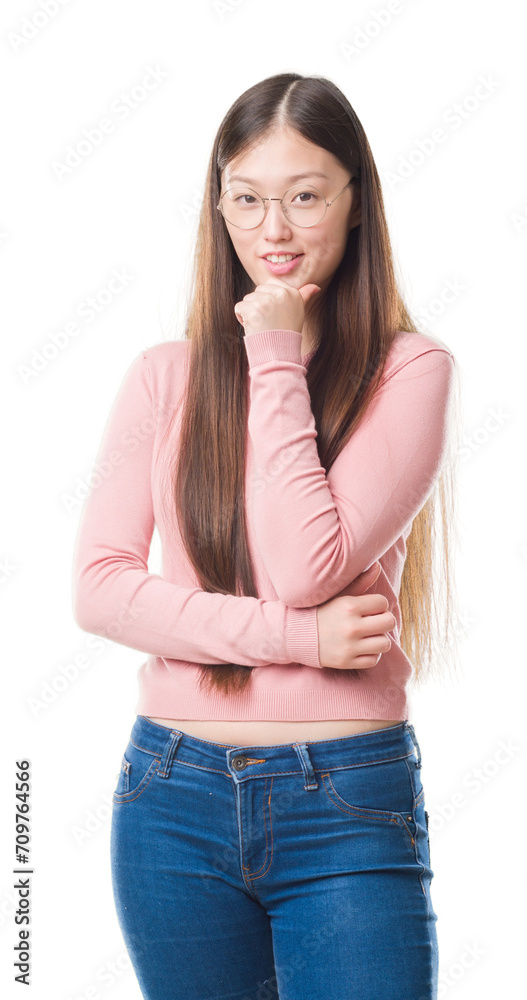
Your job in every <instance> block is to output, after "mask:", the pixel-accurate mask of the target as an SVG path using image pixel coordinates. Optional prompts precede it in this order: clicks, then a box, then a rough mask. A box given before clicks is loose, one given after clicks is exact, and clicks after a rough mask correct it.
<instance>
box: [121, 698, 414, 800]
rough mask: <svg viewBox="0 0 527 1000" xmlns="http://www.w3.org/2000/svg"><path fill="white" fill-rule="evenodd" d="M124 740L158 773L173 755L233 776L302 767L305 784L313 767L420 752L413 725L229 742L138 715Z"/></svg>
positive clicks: (311, 780) (287, 771)
mask: <svg viewBox="0 0 527 1000" xmlns="http://www.w3.org/2000/svg"><path fill="white" fill-rule="evenodd" d="M130 739H131V740H132V742H133V743H134V744H135V746H137V747H139V749H141V750H145V751H146V752H147V753H151V754H153V755H154V756H157V757H159V758H160V763H159V768H158V772H157V773H158V775H159V776H160V777H168V776H169V774H170V768H171V766H172V762H173V760H174V759H175V758H176V757H177V759H178V761H180V762H181V763H185V764H189V765H191V766H194V767H198V768H205V769H207V770H211V771H223V772H224V773H225V774H230V775H231V776H232V777H233V778H235V780H236V781H240V782H241V781H246V780H249V779H250V778H254V777H265V776H267V775H273V774H274V775H279V774H294V773H296V772H298V773H299V774H301V773H302V772H304V776H305V779H306V782H307V784H306V787H316V779H315V772H317V771H323V770H325V769H326V768H332V767H343V766H345V767H353V766H359V765H361V764H375V763H378V762H381V761H386V760H394V759H397V758H401V757H409V756H411V754H412V753H413V752H414V749H415V751H416V753H417V767H420V766H421V751H420V749H419V744H418V742H417V738H416V736H415V730H414V727H413V725H412V724H411V723H410V722H408V721H407V720H404V721H402V722H401V723H399V724H398V725H397V726H390V727H389V728H386V729H375V730H372V731H371V732H365V733H357V734H356V735H354V736H343V737H340V738H338V739H331V740H310V741H305V742H301V741H297V742H294V743H285V744H278V745H261V744H258V745H256V744H255V745H247V744H244V745H241V744H238V745H233V744H220V743H212V742H210V741H209V740H203V739H198V738H197V737H196V736H189V735H188V734H187V733H182V732H181V731H180V730H178V729H170V728H169V727H168V726H161V725H160V724H159V723H157V722H152V721H151V719H149V718H148V717H147V716H146V715H138V716H136V719H135V721H134V724H133V726H132V731H131V734H130Z"/></svg>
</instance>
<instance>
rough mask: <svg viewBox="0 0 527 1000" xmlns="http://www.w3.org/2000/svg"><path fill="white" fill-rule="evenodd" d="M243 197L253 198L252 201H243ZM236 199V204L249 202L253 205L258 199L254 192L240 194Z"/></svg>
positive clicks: (247, 203)
mask: <svg viewBox="0 0 527 1000" xmlns="http://www.w3.org/2000/svg"><path fill="white" fill-rule="evenodd" d="M243 198H252V202H247V201H242V199H243ZM234 201H235V203H236V204H242V205H249V204H251V205H252V204H254V202H255V201H256V198H255V197H254V195H252V194H239V195H238V196H237V197H236V198H235V199H234Z"/></svg>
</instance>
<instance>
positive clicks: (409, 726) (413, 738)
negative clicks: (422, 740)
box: [406, 722, 421, 767]
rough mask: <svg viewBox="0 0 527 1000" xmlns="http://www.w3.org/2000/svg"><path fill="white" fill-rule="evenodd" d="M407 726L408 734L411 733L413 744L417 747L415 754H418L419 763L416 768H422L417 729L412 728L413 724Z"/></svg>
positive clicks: (409, 723)
mask: <svg viewBox="0 0 527 1000" xmlns="http://www.w3.org/2000/svg"><path fill="white" fill-rule="evenodd" d="M406 726H407V729H408V732H409V733H410V736H411V737H412V741H413V744H414V746H415V752H416V754H417V763H416V765H415V766H416V767H421V748H420V746H419V743H418V742H417V736H416V735H415V729H414V727H413V726H412V723H411V722H407V723H406Z"/></svg>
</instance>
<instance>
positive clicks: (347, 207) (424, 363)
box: [74, 73, 455, 1000]
mask: <svg viewBox="0 0 527 1000" xmlns="http://www.w3.org/2000/svg"><path fill="white" fill-rule="evenodd" d="M282 257H284V259H282ZM195 276H196V280H195V287H194V294H193V300H192V303H191V307H190V310H189V316H188V322H187V325H186V331H185V334H186V337H185V339H184V340H179V341H174V342H165V343H161V344H158V345H155V346H153V347H151V348H149V349H148V350H147V351H145V352H141V354H140V355H138V356H137V357H136V358H135V360H134V361H133V362H132V364H131V366H130V368H129V370H128V372H127V373H126V376H125V379H124V381H123V384H122V386H121V388H120V391H119V394H118V397H117V399H116V401H115V404H114V407H113V409H112V412H111V415H110V418H109V420H108V423H107V426H106V429H105V435H104V438H103V442H102V444H101V446H100V451H99V455H98V460H97V467H98V468H100V470H102V474H101V475H100V482H99V484H98V486H97V488H96V489H92V491H91V494H90V496H89V497H88V499H87V501H86V503H85V507H84V510H83V515H82V520H81V525H80V528H79V534H78V539H77V547H76V553H75V566H74V613H75V618H76V621H77V623H78V624H79V625H80V627H81V628H83V629H85V630H86V631H88V632H93V633H95V634H98V635H104V636H107V637H109V638H111V639H113V640H115V641H116V642H120V643H122V644H123V645H126V646H131V647H132V648H134V649H138V650H141V651H144V652H146V653H148V654H149V656H148V659H147V660H146V662H145V663H144V664H143V665H142V666H141V668H140V670H139V688H140V693H139V701H138V705H137V717H136V719H135V721H134V724H133V728H132V731H131V735H130V740H129V742H128V744H127V746H126V749H125V752H124V754H123V757H122V760H121V768H120V771H119V775H118V779H117V785H116V788H115V793H114V796H113V814H112V834H111V860H112V879H113V891H114V898H115V902H116V907H117V912H118V917H119V921H120V925H121V928H122V932H123V936H124V939H125V942H126V945H127V948H128V951H129V954H130V957H131V960H132V962H133V965H134V970H135V973H136V975H137V978H138V981H139V984H140V986H141V989H142V992H143V996H144V997H146V998H148V1000H166V998H168V997H173V996H178V997H179V996H181V997H185V998H186V1000H193V998H196V1000H197V998H202V997H205V996H206V997H208V998H217V1000H220V998H226V997H229V1000H235V998H236V1000H242V998H244V1000H246V998H247V1000H248V998H250V1000H256V998H268V997H269V998H271V997H279V998H280V1000H307V998H309V1000H322V998H324V1000H333V998H334V1000H347V998H350V1000H351V998H353V1000H359V998H360V1000H379V998H381V997H382V998H383V1000H402V998H403V997H404V1000H430V998H432V997H435V996H436V991H437V969H438V953H437V937H436V926H435V922H436V920H437V916H436V913H435V911H434V909H433V906H432V900H431V895H430V883H431V879H432V876H433V872H432V870H431V868H430V855H429V842H428V831H427V826H428V822H427V819H428V817H427V814H426V812H425V809H424V790H423V785H422V781H421V776H420V767H421V756H420V750H419V745H418V742H417V739H416V737H415V731H414V728H413V726H412V725H411V723H410V722H409V718H408V716H409V700H408V698H409V692H408V684H409V681H410V679H411V675H412V662H411V659H410V656H411V655H414V656H415V658H416V661H418V663H419V666H420V667H421V666H422V662H423V661H424V653H425V646H426V645H427V643H428V649H429V650H430V641H431V639H430V637H431V633H430V628H429V622H430V610H431V607H432V586H431V580H432V572H431V557H432V539H433V532H432V528H433V524H432V516H431V514H432V501H433V499H434V497H435V490H434V488H435V487H438V488H440V499H441V502H442V504H443V511H442V514H443V520H444V515H445V505H444V481H445V470H446V467H447V463H446V452H447V444H448V434H447V424H448V420H449V417H450V411H451V409H452V399H453V383H454V370H455V369H454V365H455V362H454V357H453V355H452V353H451V352H450V351H449V350H448V348H447V347H446V346H445V345H442V344H440V343H439V342H438V341H437V340H435V339H434V338H431V337H428V336H426V335H424V334H420V333H418V331H417V330H416V328H415V327H414V326H413V324H412V322H411V320H410V317H409V315H408V312H407V310H406V308H405V306H404V303H403V301H402V298H401V296H400V294H399V292H398V290H397V286H396V282H395V278H394V273H393V262H392V255H391V249H390V242H389V236H388V232H387V226H386V220H385V216H384V209H383V201H382V193H381V186H380V182H379V178H378V174H377V170H376V167H375V164H374V161H373V157H372V154H371V150H370V147H369V144H368V142H367V139H366V136H365V134H364V131H363V129H362V126H361V124H360V122H359V121H358V119H357V116H356V115H355V113H354V111H353V109H352V108H351V106H350V104H349V102H348V101H347V100H346V98H345V97H344V95H343V94H342V93H341V91H340V90H338V88H337V87H336V86H335V85H334V84H333V83H332V82H331V81H329V80H327V79H325V78H322V77H303V76H301V75H299V74H293V73H286V74H279V75H277V76H272V77H270V78H268V79H266V80H263V81H262V82H261V83H258V84H256V85H255V86H253V87H251V88H250V89H249V90H248V91H246V92H245V93H244V94H242V95H241V97H240V98H239V99H238V100H237V101H236V102H235V103H234V105H233V106H232V108H231V109H230V110H229V112H228V113H227V115H226V116H225V118H224V120H223V122H222V123H221V125H220V128H219V130H218V134H217V136H216V139H215V142H214V147H213V150H212V155H211V159H210V164H209V169H208V175H207V182H206V191H205V198H204V202H203V207H202V211H201V217H200V227H199V234H198V245H197V252H196V264H195ZM154 524H156V525H157V527H158V529H159V532H160V536H161V542H162V548H163V571H162V574H161V575H158V574H153V573H149V572H148V563H147V560H148V554H149V550H150V542H151V538H152V533H153V528H154ZM403 568H404V574H403ZM447 568H448V564H447ZM374 584H375V588H374V591H375V592H372V588H373V585H374ZM367 591H369V593H367ZM403 625H404V633H403Z"/></svg>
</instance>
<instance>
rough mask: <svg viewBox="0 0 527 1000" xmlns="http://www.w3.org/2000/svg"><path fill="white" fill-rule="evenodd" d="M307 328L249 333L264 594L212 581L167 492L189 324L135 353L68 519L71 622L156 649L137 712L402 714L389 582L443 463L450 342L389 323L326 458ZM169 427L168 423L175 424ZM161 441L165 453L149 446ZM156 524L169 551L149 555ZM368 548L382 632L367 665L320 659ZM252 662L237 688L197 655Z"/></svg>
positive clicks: (309, 716) (251, 446)
mask: <svg viewBox="0 0 527 1000" xmlns="http://www.w3.org/2000/svg"><path fill="white" fill-rule="evenodd" d="M301 341H302V337H301V334H300V333H298V332H296V331H294V330H265V331H262V332H259V333H255V334H251V335H250V336H246V337H245V340H244V342H245V347H246V350H247V357H248V362H249V381H250V409H249V420H248V430H249V435H248V454H247V465H246V498H247V499H246V502H247V510H248V543H249V547H250V553H251V557H252V560H253V567H254V574H255V580H256V585H257V588H258V595H259V596H258V598H256V597H236V596H234V595H223V594H215V593H212V594H210V593H206V592H205V591H202V590H201V589H200V587H199V586H198V581H197V578H196V575H195V573H194V570H193V568H192V566H191V564H190V563H189V561H188V559H187V557H186V554H185V552H184V549H183V545H182V542H181V537H180V535H179V532H178V531H177V529H174V528H173V527H171V526H170V523H169V521H168V520H167V518H166V516H165V514H164V512H163V508H162V504H161V498H162V483H161V474H162V472H163V471H165V468H166V464H167V457H166V455H165V457H164V458H163V453H162V452H161V450H160V449H161V442H162V438H163V435H164V433H165V430H166V428H167V424H168V422H169V420H170V417H171V415H172V412H173V410H174V409H175V408H176V407H178V408H179V414H178V419H177V422H176V425H175V433H176V440H177V434H178V433H179V427H180V415H181V402H182V397H183V394H184V388H185V377H186V363H187V361H188V351H189V342H188V341H171V342H166V343H161V344H156V345H154V346H153V347H150V348H149V349H148V350H146V351H141V353H140V354H138V355H137V357H136V358H135V359H134V360H133V361H132V363H131V364H130V366H129V368H128V370H127V372H126V374H125V376H124V379H123V381H122V384H121V386H120V389H119V392H118V394H117V398H116V400H115V402H114V405H113V407H112V409H111V412H110V415H109V418H108V420H107V423H106V426H105V431H104V435H103V439H102V442H101V445H100V448H99V452H98V455H97V459H96V466H95V469H96V470H97V471H99V472H100V473H101V475H100V476H99V477H98V480H99V481H98V482H97V485H94V486H93V487H92V488H91V492H90V493H89V495H88V497H87V499H86V501H85V504H84V508H83V511H82V514H81V519H80V523H79V528H78V535H77V540H76V545H75V553H74V565H73V609H74V618H75V621H76V622H77V624H78V625H79V626H80V628H81V629H83V630H85V631H86V632H89V633H94V634H96V635H99V636H104V637H106V638H110V639H112V640H114V641H115V642H118V643H121V644H122V645H124V646H129V647H131V648H132V649H136V650H140V651H141V652H143V653H145V654H148V657H147V659H146V660H145V661H144V662H143V663H142V664H141V665H140V667H138V673H137V676H138V682H139V683H138V686H139V697H138V702H137V705H136V711H137V713H138V714H140V715H151V716H159V717H164V718H172V719H228V720H251V719H254V720H256V719H263V720H285V721H286V720H315V719H400V720H403V719H407V718H408V717H409V697H408V695H409V692H408V690H407V687H408V681H409V678H410V675H411V673H412V664H411V662H410V661H409V659H408V658H407V656H406V655H405V654H404V652H403V650H402V649H401V647H400V645H399V637H400V629H401V616H400V609H399V605H398V594H399V586H400V580H401V574H402V571H403V566H404V561H405V556H406V544H405V542H406V539H407V537H408V535H409V533H410V530H411V527H412V520H413V518H414V517H415V516H416V514H417V513H418V512H419V510H420V509H421V507H422V506H423V504H424V502H425V501H426V499H427V498H428V496H429V494H430V493H431V491H432V488H433V486H434V484H435V481H436V479H437V477H438V475H439V473H440V471H441V467H442V464H443V460H444V457H445V448H446V445H447V439H448V433H447V432H448V422H449V415H450V403H451V398H452V387H453V373H454V365H455V359H454V357H453V355H452V354H451V353H450V352H449V351H448V350H447V349H446V348H444V347H443V346H441V345H440V344H439V343H438V342H437V341H435V340H433V339H432V338H430V337H428V336H426V335H424V334H416V333H406V332H399V333H398V334H397V335H396V338H395V341H394V343H393V344H392V347H391V350H390V354H389V357H388V360H387V363H386V367H385V373H384V377H383V382H382V384H381V387H380V389H379V390H378V392H377V394H376V396H375V398H374V400H373V401H372V403H371V404H370V406H369V408H368V410H367V411H366V414H365V416H364V418H363V419H362V420H361V422H360V424H359V426H358V427H357V429H356V430H355V432H354V433H353V434H352V436H351V438H350V440H349V441H348V443H347V444H346V446H345V447H344V448H343V450H342V451H341V453H340V455H339V456H338V458H337V459H336V460H335V462H334V463H333V466H332V467H331V469H330V470H329V472H328V474H327V475H326V473H325V471H324V469H323V468H322V467H321V465H320V461H319V457H318V453H317V447H316V440H315V439H316V436H317V435H316V430H315V421H314V417H313V414H312V411H311V404H310V397H309V392H308V388H307V383H306V373H307V365H308V363H309V359H310V357H311V356H312V355H304V356H302V355H301V353H300V351H301ZM173 440H174V439H173ZM160 456H161V460H160V461H158V459H159V458H160ZM154 524H155V525H156V526H157V529H158V531H159V534H160V539H161V545H162V553H163V568H162V572H161V574H157V573H150V572H149V570H148V556H149V550H150V543H151V539H152V534H153V529H154ZM376 559H379V560H380V563H381V567H382V569H381V573H380V575H379V577H378V579H377V581H376V583H375V584H374V585H373V587H372V589H371V593H382V594H384V595H385V596H386V598H387V599H388V602H389V609H390V611H391V612H392V613H393V614H394V616H395V618H396V622H397V625H396V627H395V628H394V629H393V631H392V632H390V633H389V635H390V638H391V640H392V646H391V649H390V650H389V651H388V652H386V653H384V654H383V655H382V656H381V657H380V660H379V662H378V663H377V664H376V666H374V667H372V668H369V669H364V670H362V671H361V672H360V676H353V675H350V674H349V673H348V672H347V671H345V670H337V669H324V668H322V667H321V664H320V659H319V648H318V633H317V618H316V606H317V605H318V604H321V603H323V602H324V601H327V600H329V599H330V598H332V597H335V596H336V595H337V594H346V593H349V585H350V583H351V582H352V581H353V580H354V579H355V577H357V576H358V575H359V573H361V572H362V571H363V570H365V569H367V567H368V566H370V565H371V564H372V562H373V561H374V560H376ZM202 663H218V664H219V663H240V664H246V665H247V666H251V667H253V668H254V669H253V671H252V674H251V680H250V683H249V686H248V687H247V689H246V691H245V692H244V693H242V694H239V695H236V696H233V695H231V696H229V697H227V696H225V695H222V694H220V693H219V692H216V691H215V692H213V693H210V694H208V693H206V692H205V691H200V690H199V689H198V684H197V682H198V671H199V666H198V665H199V664H202Z"/></svg>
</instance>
